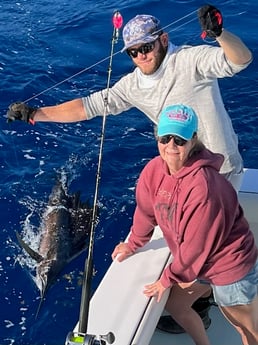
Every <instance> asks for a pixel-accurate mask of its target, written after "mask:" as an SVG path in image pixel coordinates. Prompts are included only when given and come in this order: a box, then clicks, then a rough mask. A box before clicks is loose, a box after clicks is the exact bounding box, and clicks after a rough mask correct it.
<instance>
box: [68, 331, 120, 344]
mask: <svg viewBox="0 0 258 345" xmlns="http://www.w3.org/2000/svg"><path fill="white" fill-rule="evenodd" d="M114 341H115V336H114V333H112V332H108V333H107V334H103V335H99V336H96V335H93V334H83V333H79V332H78V333H77V332H69V333H68V335H67V337H66V341H65V345H79V344H81V345H106V344H113V342H114Z"/></svg>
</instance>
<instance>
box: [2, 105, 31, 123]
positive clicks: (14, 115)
mask: <svg viewBox="0 0 258 345" xmlns="http://www.w3.org/2000/svg"><path fill="white" fill-rule="evenodd" d="M36 111H37V109H36V108H31V107H29V106H28V105H27V104H25V103H22V102H16V103H12V104H11V105H9V108H8V111H7V122H12V121H16V120H20V121H24V122H27V123H30V124H34V121H33V118H34V115H35V113H36Z"/></svg>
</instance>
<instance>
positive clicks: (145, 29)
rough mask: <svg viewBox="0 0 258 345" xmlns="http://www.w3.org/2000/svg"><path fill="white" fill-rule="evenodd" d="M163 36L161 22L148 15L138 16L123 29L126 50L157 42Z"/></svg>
mask: <svg viewBox="0 0 258 345" xmlns="http://www.w3.org/2000/svg"><path fill="white" fill-rule="evenodd" d="M161 34H162V29H161V27H160V21H159V20H158V19H157V18H155V17H153V16H151V15H148V14H138V15H137V16H136V17H134V18H133V19H131V20H130V21H129V22H128V23H127V24H126V25H125V27H124V29H123V40H124V44H125V45H124V48H123V49H122V52H123V51H125V50H126V49H128V48H130V47H132V46H134V45H137V44H140V43H149V42H153V41H155V40H156V39H157V38H158V37H159V36H160V35H161Z"/></svg>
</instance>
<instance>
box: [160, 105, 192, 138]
mask: <svg viewBox="0 0 258 345" xmlns="http://www.w3.org/2000/svg"><path fill="white" fill-rule="evenodd" d="M197 129H198V118H197V115H196V113H195V111H194V110H193V109H192V108H191V107H188V106H186V105H183V104H177V105H170V106H167V107H166V108H164V109H163V110H162V112H161V114H160V117H159V122H158V126H157V135H158V137H162V136H164V135H168V134H173V135H177V136H179V137H181V138H183V139H185V140H190V139H192V137H193V134H194V133H195V132H197Z"/></svg>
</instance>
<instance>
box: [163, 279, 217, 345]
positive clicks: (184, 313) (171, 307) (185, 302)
mask: <svg viewBox="0 0 258 345" xmlns="http://www.w3.org/2000/svg"><path fill="white" fill-rule="evenodd" d="M209 291H211V288H210V286H209V285H205V284H200V283H197V282H194V283H191V284H184V283H180V284H177V285H174V286H173V287H172V289H171V291H170V295H169V298H168V300H167V303H166V307H165V308H166V310H167V311H168V312H169V313H170V314H171V316H172V317H173V319H174V320H175V321H176V322H177V323H178V324H179V325H180V326H181V327H183V328H184V329H185V331H186V332H187V333H188V334H189V335H190V336H191V337H192V339H193V340H194V342H195V344H196V345H210V342H209V339H208V336H207V334H206V331H205V328H204V325H203V322H202V319H201V318H200V316H199V315H198V314H197V313H196V312H195V311H194V310H193V309H192V304H193V303H194V302H195V301H196V300H197V299H198V298H199V297H201V296H203V295H205V294H206V295H207V294H208V292H209Z"/></svg>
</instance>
